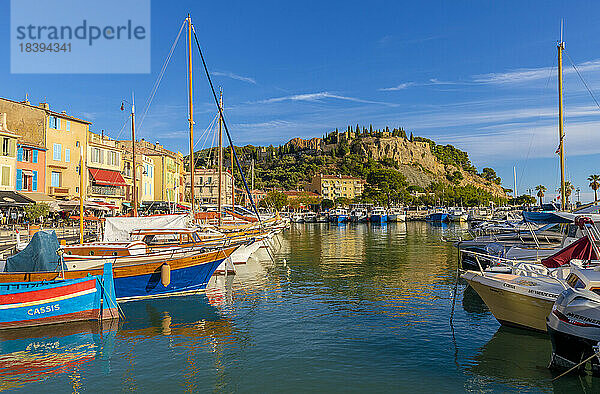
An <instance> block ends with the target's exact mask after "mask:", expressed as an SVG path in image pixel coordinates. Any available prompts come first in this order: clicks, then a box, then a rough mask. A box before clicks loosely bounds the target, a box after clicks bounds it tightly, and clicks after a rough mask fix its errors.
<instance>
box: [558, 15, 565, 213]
mask: <svg viewBox="0 0 600 394" xmlns="http://www.w3.org/2000/svg"><path fill="white" fill-rule="evenodd" d="M556 48H557V49H558V141H559V145H558V154H559V158H560V210H561V211H564V210H565V208H566V205H565V203H566V201H565V195H566V188H565V149H564V142H563V140H564V138H565V131H564V124H563V80H562V52H563V51H564V49H565V43H564V41H563V20H562V19H561V21H560V41H559V42H557V43H556Z"/></svg>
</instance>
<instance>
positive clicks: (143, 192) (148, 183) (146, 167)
mask: <svg viewBox="0 0 600 394" xmlns="http://www.w3.org/2000/svg"><path fill="white" fill-rule="evenodd" d="M141 161H142V165H141V168H140V170H141V174H140V171H138V174H139V175H138V176H139V177H140V180H141V183H140V196H141V199H140V201H154V161H153V160H152V159H151V158H150V157H148V156H146V155H142V160H141Z"/></svg>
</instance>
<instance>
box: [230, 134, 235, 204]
mask: <svg viewBox="0 0 600 394" xmlns="http://www.w3.org/2000/svg"><path fill="white" fill-rule="evenodd" d="M231 211H232V212H233V211H235V177H234V176H233V145H232V146H231Z"/></svg>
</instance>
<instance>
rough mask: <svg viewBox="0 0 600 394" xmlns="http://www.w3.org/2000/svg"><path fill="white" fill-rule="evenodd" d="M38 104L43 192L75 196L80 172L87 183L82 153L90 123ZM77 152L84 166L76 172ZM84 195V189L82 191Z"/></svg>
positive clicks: (59, 196) (60, 195)
mask: <svg viewBox="0 0 600 394" xmlns="http://www.w3.org/2000/svg"><path fill="white" fill-rule="evenodd" d="M40 107H41V108H43V109H44V110H45V111H46V123H47V130H46V138H45V140H46V149H47V152H46V185H47V194H48V195H49V196H53V197H57V198H66V199H71V198H74V197H78V196H79V182H80V179H79V177H80V174H81V176H83V177H84V185H86V184H87V181H86V180H87V177H86V170H85V163H86V160H85V152H86V150H87V135H88V132H89V128H90V124H91V122H88V121H86V120H82V119H78V118H75V117H73V116H69V115H67V114H66V112H65V111H63V112H60V113H59V112H54V111H51V110H50V107H49V105H48V104H47V103H41V104H40ZM81 152H83V154H84V158H83V160H82V162H83V164H84V168H83V170H84V171H82V172H81V173H80V171H79V161H80V159H81ZM82 193H83V195H84V198H85V197H86V195H85V193H86V190H83V191H82Z"/></svg>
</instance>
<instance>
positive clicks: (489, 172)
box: [481, 167, 501, 185]
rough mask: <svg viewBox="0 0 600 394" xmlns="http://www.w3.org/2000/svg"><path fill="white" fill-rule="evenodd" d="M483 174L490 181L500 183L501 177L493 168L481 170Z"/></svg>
mask: <svg viewBox="0 0 600 394" xmlns="http://www.w3.org/2000/svg"><path fill="white" fill-rule="evenodd" d="M481 176H482V177H483V179H485V180H486V181H490V182H493V183H496V184H498V185H499V184H500V182H501V179H500V177H499V176H498V175H496V171H494V169H493V168H489V167H486V168H484V169H483V170H482V171H481Z"/></svg>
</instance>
